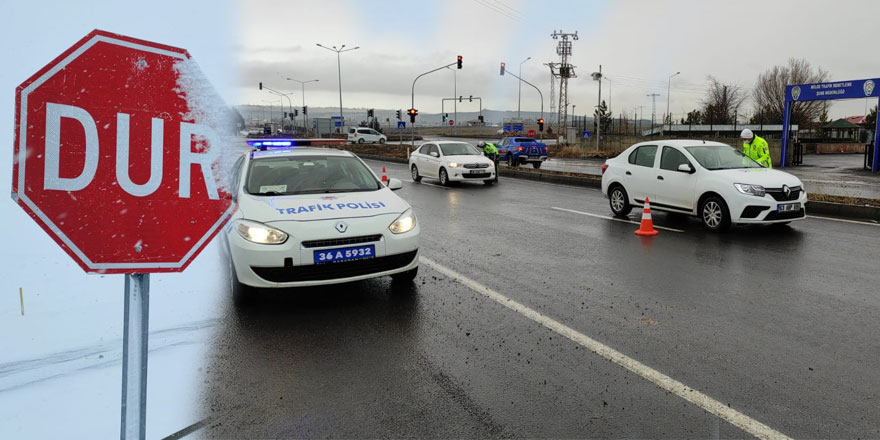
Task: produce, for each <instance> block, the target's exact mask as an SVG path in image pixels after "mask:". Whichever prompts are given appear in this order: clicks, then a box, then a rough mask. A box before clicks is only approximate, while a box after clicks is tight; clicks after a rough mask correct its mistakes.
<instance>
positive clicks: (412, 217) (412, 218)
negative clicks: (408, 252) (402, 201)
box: [388, 208, 416, 234]
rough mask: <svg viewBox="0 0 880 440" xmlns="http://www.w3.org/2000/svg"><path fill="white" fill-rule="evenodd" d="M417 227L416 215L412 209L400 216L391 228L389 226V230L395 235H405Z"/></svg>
mask: <svg viewBox="0 0 880 440" xmlns="http://www.w3.org/2000/svg"><path fill="white" fill-rule="evenodd" d="M415 227H416V214H415V213H414V212H413V210H412V208H410V209H407V210H406V211H404V212H403V214H400V217H397V219H396V220H394V222H393V223H391V226H388V230H389V231H391V232H392V233H395V234H403V233H404V232H409V231H412V230H413V228H415Z"/></svg>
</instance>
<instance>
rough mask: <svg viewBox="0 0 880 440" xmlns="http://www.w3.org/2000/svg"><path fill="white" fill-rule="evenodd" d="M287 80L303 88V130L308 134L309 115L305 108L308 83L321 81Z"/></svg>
mask: <svg viewBox="0 0 880 440" xmlns="http://www.w3.org/2000/svg"><path fill="white" fill-rule="evenodd" d="M285 79H287V80H288V81H295V82H298V83H299V84H300V85H301V86H302V103H303V128H304V129H305V130H306V133H308V131H309V115H307V114H306V110H305V107H306V83H310V82H318V81H319V80H317V79H310V80H308V81H300V80H298V79H293V78H285ZM307 136H308V134H307Z"/></svg>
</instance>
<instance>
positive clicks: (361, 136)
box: [348, 127, 388, 144]
mask: <svg viewBox="0 0 880 440" xmlns="http://www.w3.org/2000/svg"><path fill="white" fill-rule="evenodd" d="M387 140H388V137H387V136H385V135H384V134H382V133H379V132H378V131H376V130H373V129H372V128H364V127H350V128H349V129H348V142H349V143H352V144H364V143H367V144H384V143H385V141H387Z"/></svg>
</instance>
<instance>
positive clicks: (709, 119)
mask: <svg viewBox="0 0 880 440" xmlns="http://www.w3.org/2000/svg"><path fill="white" fill-rule="evenodd" d="M706 80H707V81H709V89H708V90H706V97H705V98H703V102H702V103H701V104H702V106H703V109H702V118H703V119H702V122H703V123H704V124H732V123H733V121H734V118H735V117H736V115H737V113H738V112H739V109H740V107H742V104H743V101H745V100H746V92H745V90H743V88H742V87H740V86H738V85H736V84H725V83H722V82H721V81H719V80H718V79H717V78H715V77H714V76H712V75H706Z"/></svg>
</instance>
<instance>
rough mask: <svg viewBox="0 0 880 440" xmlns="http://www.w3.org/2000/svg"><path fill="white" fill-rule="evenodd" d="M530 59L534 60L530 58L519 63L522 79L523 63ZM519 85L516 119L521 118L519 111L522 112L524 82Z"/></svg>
mask: <svg viewBox="0 0 880 440" xmlns="http://www.w3.org/2000/svg"><path fill="white" fill-rule="evenodd" d="M530 59H532V57H528V58H526V59H524V60H522V61H521V62H520V63H519V77H520V78H522V65H523V63H525V62H526V61H528V60H530ZM518 84H519V89H518V92H517V95H516V117H517V118H519V117H520V115H519V111H520V108H521V102H522V82H519V83H518Z"/></svg>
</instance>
